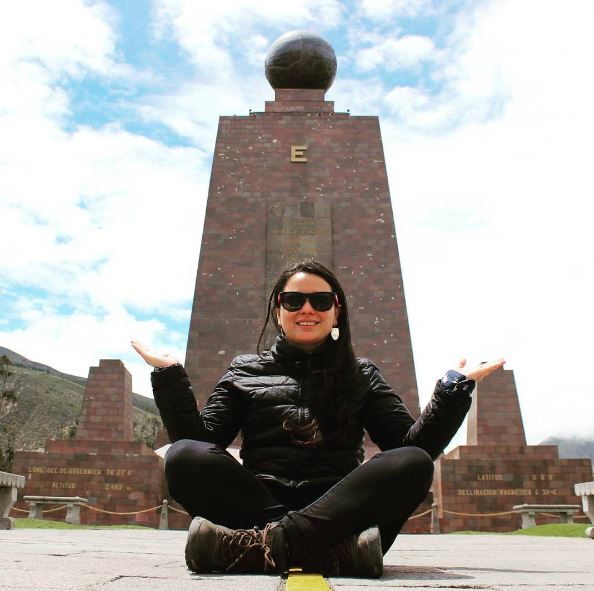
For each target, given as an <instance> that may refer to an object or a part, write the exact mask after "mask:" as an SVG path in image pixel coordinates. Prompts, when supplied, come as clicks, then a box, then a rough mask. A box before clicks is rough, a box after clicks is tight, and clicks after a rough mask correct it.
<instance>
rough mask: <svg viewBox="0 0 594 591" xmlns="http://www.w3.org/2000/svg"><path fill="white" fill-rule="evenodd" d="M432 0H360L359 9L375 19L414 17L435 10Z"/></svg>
mask: <svg viewBox="0 0 594 591" xmlns="http://www.w3.org/2000/svg"><path fill="white" fill-rule="evenodd" d="M432 5H433V2H432V0H360V3H359V10H360V11H361V12H362V14H363V15H364V16H365V17H366V18H369V19H371V20H374V21H383V20H385V19H387V18H393V17H398V16H401V17H409V18H410V17H414V16H417V15H419V14H424V15H426V14H428V13H431V12H433V7H432Z"/></svg>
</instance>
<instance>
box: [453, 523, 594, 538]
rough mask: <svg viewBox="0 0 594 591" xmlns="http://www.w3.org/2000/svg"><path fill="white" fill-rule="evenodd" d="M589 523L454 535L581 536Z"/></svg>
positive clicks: (555, 524)
mask: <svg viewBox="0 0 594 591" xmlns="http://www.w3.org/2000/svg"><path fill="white" fill-rule="evenodd" d="M589 527H590V524H586V525H585V524H583V523H549V524H548V525H537V526H536V527H527V528H526V529H517V530H515V531H509V532H486V531H455V532H451V533H452V534H454V535H462V536H468V535H480V534H482V535H485V534H488V535H493V534H496V535H502V536H546V537H552V538H583V537H585V535H586V529H588V528H589Z"/></svg>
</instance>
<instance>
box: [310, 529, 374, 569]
mask: <svg viewBox="0 0 594 591" xmlns="http://www.w3.org/2000/svg"><path fill="white" fill-rule="evenodd" d="M383 558H384V557H383V554H382V542H381V537H380V532H379V529H378V528H377V527H370V528H369V529H366V530H365V531H363V532H361V533H360V534H358V535H354V536H349V537H348V538H345V539H344V540H341V541H340V542H337V543H336V544H332V546H328V547H327V548H324V549H321V550H320V551H319V553H318V555H317V556H315V557H313V556H312V557H311V558H310V559H309V560H307V561H306V563H305V565H304V566H303V567H302V568H303V570H304V571H306V572H318V573H321V574H322V575H324V576H325V577H365V578H369V579H378V578H379V577H381V576H382V572H383Z"/></svg>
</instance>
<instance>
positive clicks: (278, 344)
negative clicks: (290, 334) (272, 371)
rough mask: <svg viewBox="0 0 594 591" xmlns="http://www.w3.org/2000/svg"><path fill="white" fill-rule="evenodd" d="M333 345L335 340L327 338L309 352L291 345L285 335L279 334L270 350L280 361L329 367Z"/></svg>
mask: <svg viewBox="0 0 594 591" xmlns="http://www.w3.org/2000/svg"><path fill="white" fill-rule="evenodd" d="M332 345H333V342H332V341H331V340H330V338H327V339H326V340H325V341H324V342H323V343H322V344H321V345H320V346H319V347H318V348H317V349H314V350H313V351H309V352H308V351H304V350H303V349H300V348H299V347H295V346H294V345H291V344H290V343H289V342H288V341H287V340H286V339H285V338H284V337H282V336H278V337H276V340H275V341H274V343H273V344H272V347H270V352H271V353H272V356H273V357H274V359H275V360H276V361H278V362H279V363H284V364H288V365H295V366H304V365H305V366H307V367H310V368H311V369H323V368H325V367H327V362H328V357H329V354H330V349H331V347H332Z"/></svg>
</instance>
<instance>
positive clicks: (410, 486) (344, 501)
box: [165, 439, 433, 564]
mask: <svg viewBox="0 0 594 591" xmlns="http://www.w3.org/2000/svg"><path fill="white" fill-rule="evenodd" d="M165 474H166V476H167V482H168V484H169V490H170V492H171V495H172V496H173V498H174V499H175V500H176V501H178V502H179V503H181V505H182V506H183V507H184V508H185V509H186V511H188V513H189V514H190V515H191V516H192V517H195V516H196V515H200V516H201V517H206V518H207V519H209V520H210V521H212V522H214V523H217V524H219V525H224V526H226V527H230V528H233V529H248V528H251V527H254V526H258V527H263V526H264V525H265V524H266V523H269V522H271V521H279V522H280V524H281V525H282V526H283V528H284V529H285V532H286V534H287V539H288V546H289V553H290V557H291V560H292V561H293V562H294V563H296V564H297V563H298V562H299V561H300V560H302V559H303V558H304V557H305V556H306V555H307V554H308V553H309V552H311V551H314V550H316V549H317V548H319V547H321V546H325V545H330V544H332V543H334V542H337V541H339V540H341V539H343V538H345V537H347V536H349V535H351V534H355V533H358V532H361V531H363V530H364V529H367V528H368V527H370V526H372V525H378V526H379V528H380V533H381V538H382V549H383V551H384V554H385V553H386V552H387V551H388V549H389V548H390V546H391V545H392V543H393V542H394V540H395V539H396V536H397V535H398V532H399V531H400V530H401V528H402V526H403V525H404V524H405V522H406V520H407V519H408V518H409V517H410V516H411V515H412V513H413V512H414V510H415V509H416V508H417V506H418V505H419V503H421V501H423V499H424V498H425V497H426V496H427V492H428V491H429V488H430V486H431V481H432V477H433V462H432V460H431V458H430V457H429V455H428V454H427V453H426V452H425V451H423V450H422V449H419V448H417V447H403V448H399V449H393V450H389V451H385V452H381V453H378V454H377V455H375V456H374V457H373V458H371V459H370V460H369V461H368V462H366V463H365V464H363V465H362V466H359V467H358V468H356V469H355V470H353V471H352V472H351V473H350V474H348V475H347V476H346V477H345V478H343V479H342V480H341V481H340V482H338V483H337V484H335V485H333V486H330V485H324V486H307V487H302V488H290V487H286V486H283V485H280V484H276V483H274V482H272V483H268V482H266V481H261V480H259V479H257V478H256V477H255V476H254V475H253V474H252V473H251V472H249V471H248V470H247V469H245V468H244V467H243V466H242V465H241V464H240V463H239V462H238V461H237V460H235V458H234V457H233V456H232V455H231V454H229V453H228V452H227V451H226V450H225V449H223V448H221V447H220V446H218V445H215V444H212V443H205V442H202V441H193V440H188V439H183V440H181V441H177V442H176V443H174V444H173V445H172V446H171V447H170V448H169V450H168V452H167V456H166V459H165Z"/></svg>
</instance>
